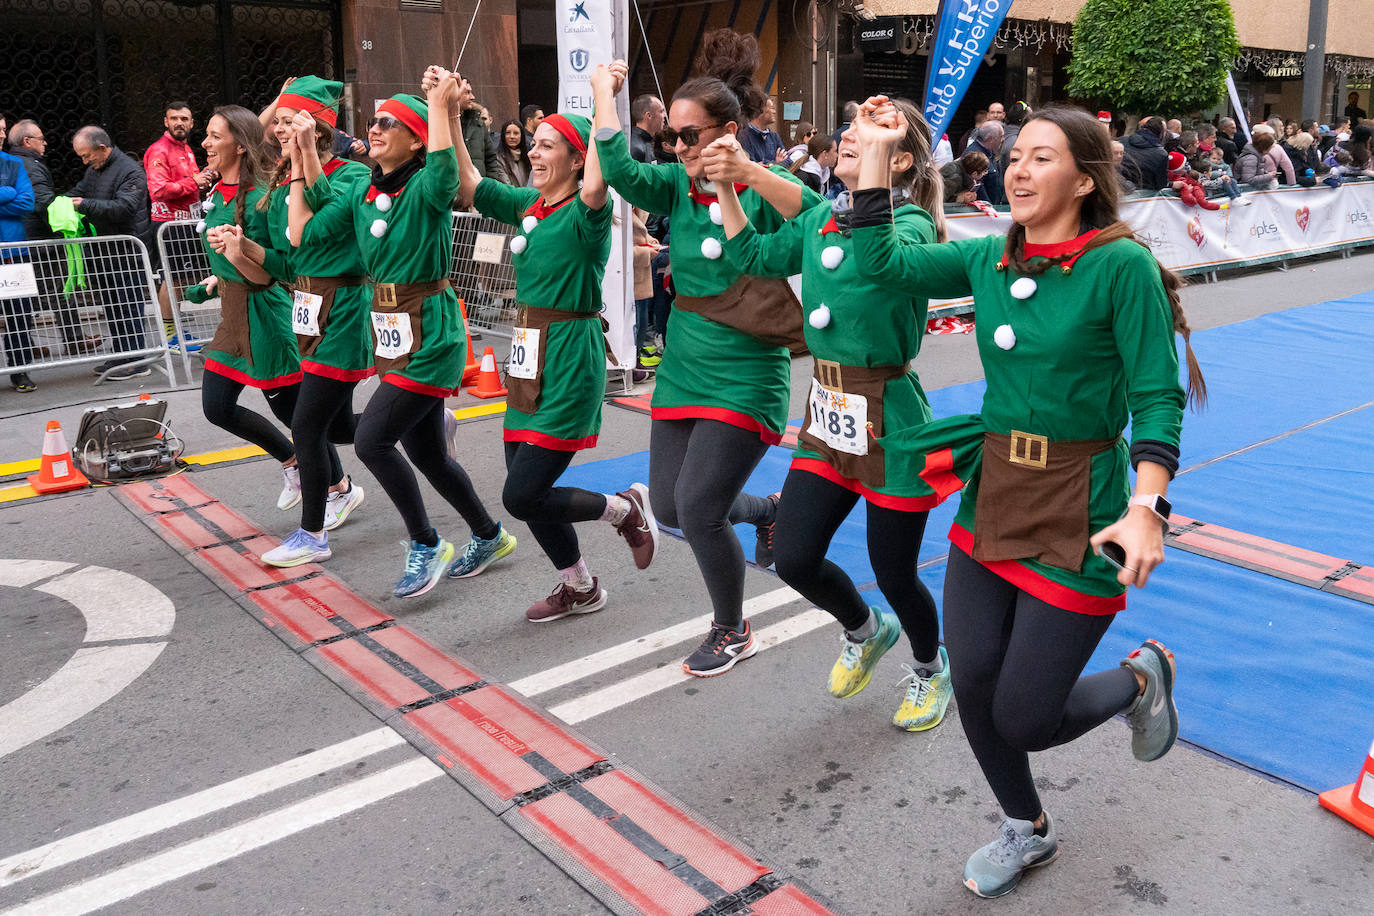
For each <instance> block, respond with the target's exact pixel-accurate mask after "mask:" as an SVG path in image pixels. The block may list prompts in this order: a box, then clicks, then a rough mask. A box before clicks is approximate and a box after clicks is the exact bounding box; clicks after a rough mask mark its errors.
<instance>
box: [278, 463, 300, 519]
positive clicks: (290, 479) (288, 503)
mask: <svg viewBox="0 0 1374 916" xmlns="http://www.w3.org/2000/svg"><path fill="white" fill-rule="evenodd" d="M300 501H301V471H300V468H298V467H296V466H295V465H294V464H293V465H291V467H289V468H282V469H281V495H280V496H278V497H277V508H278V509H280V510H282V511H283V512H285V511H286V510H287V509H290V508H291V507H292V506H294V505H296V503H298V502H300Z"/></svg>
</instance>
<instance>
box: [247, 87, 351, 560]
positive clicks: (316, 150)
mask: <svg viewBox="0 0 1374 916" xmlns="http://www.w3.org/2000/svg"><path fill="white" fill-rule="evenodd" d="M342 91H343V84H342V83H337V82H332V81H329V80H322V79H320V78H319V77H316V76H302V77H299V78H297V79H294V80H292V81H291V82H290V85H289V88H288V89H286V90H285V91H284V92H282V94H281V95H280V96H279V97H278V98H277V100H276V103H275V105H274V106H273V110H272V112H271V119H270V121H269V122H268V126H269V129H270V130H271V131H272V132H273V134H274V135H275V137H276V140H277V143H278V145H279V146H280V147H281V151H282V158H281V161H280V162H279V163H278V164H277V167H276V169H275V170H273V172H272V176H271V178H270V180H269V181H268V183H267V188H268V193H267V194H265V195H263V196H262V198H261V199H260V200H259V201H258V203H257V208H258V209H259V210H266V211H267V229H268V232H267V240H268V243H267V244H266V245H265V246H261V245H257V244H256V243H249V242H245V243H244V245H245V249H246V250H247V251H248V256H249V257H250V258H252V259H253V260H254V261H257V262H259V263H260V264H262V266H263V267H264V268H265V269H266V270H267V272H268V273H269V274H270V275H271V276H272V277H273V278H275V279H276V280H278V281H280V282H281V283H283V284H287V285H289V286H290V288H291V295H292V303H291V330H292V332H293V333H294V334H295V335H296V344H297V347H298V349H299V351H300V354H301V370H302V372H303V373H304V377H303V378H302V379H301V387H300V394H299V396H298V397H297V398H296V409H295V412H294V414H293V415H292V418H291V439H292V441H293V442H294V443H295V445H296V458H297V466H298V469H299V471H300V484H301V524H300V527H299V528H297V529H296V531H295V532H293V533H292V534H291V535H290V536H289V537H287V538H286V540H285V541H283V542H282V544H281V545H280V546H278V547H275V548H273V549H272V550H269V551H267V552H266V553H265V554H263V561H264V562H266V563H269V564H271V565H273V566H285V567H289V566H300V565H301V564H304V563H312V562H319V561H322V560H327V559H329V558H330V557H331V556H332V555H333V554H332V551H331V550H330V548H329V535H328V532H329V531H332V530H333V529H335V528H337V527H338V526H339V525H341V524H343V522H344V520H345V519H346V518H348V516H349V515H350V514H351V513H352V512H353V510H354V509H355V508H357V507H358V506H359V505H360V504H361V503H362V501H363V496H364V494H363V488H362V487H360V486H354V485H353V483H352V481H351V480H350V479H349V478H348V476H347V475H345V474H344V473H343V468H342V466H341V465H340V463H339V458H338V454H337V452H336V451H335V450H334V445H335V444H340V445H342V444H347V443H351V442H352V441H353V436H354V426H355V419H354V415H353V389H354V387H355V386H356V385H357V383H358V382H359V381H361V380H362V379H365V378H367V377H368V376H369V375H371V374H372V373H373V369H372V347H371V343H372V329H371V321H370V317H371V302H372V287H371V285H370V284H369V283H368V282H367V278H366V276H365V273H366V270H367V268H366V267H365V266H364V265H363V263H362V256H361V255H360V254H359V253H358V245H357V243H356V242H355V241H354V240H353V236H352V234H351V233H347V232H336V233H325V232H322V231H321V230H322V228H323V227H324V226H325V225H326V224H327V223H329V222H331V219H330V218H329V215H328V214H326V215H325V216H323V217H321V219H320V220H319V221H317V222H315V223H313V224H312V225H311V226H310V227H309V229H308V230H306V231H305V232H303V233H302V232H300V231H297V232H295V233H292V232H291V227H290V226H289V225H288V223H289V209H290V202H291V201H292V200H293V199H295V200H296V201H297V206H298V207H300V206H301V204H302V203H303V202H304V200H305V197H306V192H305V166H304V159H305V158H307V157H309V158H311V159H312V167H313V168H314V170H315V171H317V172H318V171H322V172H323V173H324V174H326V175H329V176H330V177H331V180H332V181H333V182H334V183H335V186H336V187H348V186H350V185H357V184H359V183H362V184H364V185H365V184H366V183H367V180H368V169H367V167H366V166H364V165H363V164H362V163H359V162H351V161H346V160H342V159H336V158H334V156H333V152H332V149H333V143H334V125H335V123H336V121H337V119H338V106H339V97H340V94H341V93H342ZM321 162H323V165H321V164H320V163H321ZM313 206H314V207H315V208H322V207H326V206H332V207H345V206H347V204H346V203H344V201H343V199H342V198H340V199H338V200H333V201H329V202H324V201H320V200H315V201H313ZM301 209H302V210H304V207H301ZM301 222H304V220H303V219H302V220H301Z"/></svg>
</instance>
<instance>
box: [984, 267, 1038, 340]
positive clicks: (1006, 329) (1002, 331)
mask: <svg viewBox="0 0 1374 916" xmlns="http://www.w3.org/2000/svg"><path fill="white" fill-rule="evenodd" d="M1027 279H1029V278H1027ZM992 340H993V343H995V344H997V346H999V347H1001V348H1002V349H1003V350H1010V349H1011V348H1012V347H1014V346H1016V332H1015V331H1013V330H1012V329H1011V325H1009V324H1003V325H999V326H998V328H997V330H995V331H993V332H992Z"/></svg>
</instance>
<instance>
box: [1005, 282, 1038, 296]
mask: <svg viewBox="0 0 1374 916" xmlns="http://www.w3.org/2000/svg"><path fill="white" fill-rule="evenodd" d="M1011 294H1012V296H1013V297H1014V298H1017V299H1029V298H1030V297H1031V296H1034V295H1035V281H1034V280H1032V279H1031V278H1030V277H1021V278H1020V279H1017V280H1014V281H1013V282H1012V284H1011Z"/></svg>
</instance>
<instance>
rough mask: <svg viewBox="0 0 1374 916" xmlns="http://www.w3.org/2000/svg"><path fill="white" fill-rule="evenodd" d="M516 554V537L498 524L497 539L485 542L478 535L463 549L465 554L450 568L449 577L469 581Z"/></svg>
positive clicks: (460, 555)
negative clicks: (500, 560) (499, 561)
mask: <svg viewBox="0 0 1374 916" xmlns="http://www.w3.org/2000/svg"><path fill="white" fill-rule="evenodd" d="M514 552H515V535H513V534H511V533H510V532H509V531H507V530H506V529H505V528H503V527H501V523H500V522H497V523H496V537H494V538H489V539H486V540H483V539H482V538H479V537H477V536H476V535H473V536H472V540H470V541H468V542H467V544H466V545H465V546H464V547H463V552H462V553H461V554H459V556H458V559H456V560H454V561H453V565H452V566H450V567H449V570H448V577H449V578H450V579H469V578H471V577H472V576H475V575H477V574H478V573H480V572H481V571H482V570H484V569H486V568H487V567H488V566H490V565H491V564H493V563H495V562H496V561H497V560H499V559H501V558H502V557H508V556H510V555H511V554H512V553H514Z"/></svg>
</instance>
